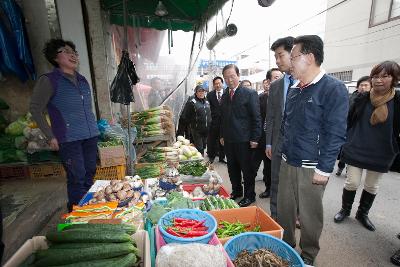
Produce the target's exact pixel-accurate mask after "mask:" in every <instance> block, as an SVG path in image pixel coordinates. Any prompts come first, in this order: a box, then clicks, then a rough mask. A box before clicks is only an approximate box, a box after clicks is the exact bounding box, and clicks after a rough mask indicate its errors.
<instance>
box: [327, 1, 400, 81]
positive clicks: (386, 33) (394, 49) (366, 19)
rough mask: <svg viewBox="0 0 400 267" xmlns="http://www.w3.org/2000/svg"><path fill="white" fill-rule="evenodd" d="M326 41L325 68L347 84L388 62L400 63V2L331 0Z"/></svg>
mask: <svg viewBox="0 0 400 267" xmlns="http://www.w3.org/2000/svg"><path fill="white" fill-rule="evenodd" d="M335 5H337V6H336V7H334V8H331V9H329V7H333V6H335ZM324 42H325V61H324V68H325V69H326V71H327V72H328V73H330V74H332V75H334V76H336V77H337V78H339V79H341V80H343V81H351V80H357V79H358V78H359V77H361V76H364V75H369V73H370V71H371V69H372V67H373V66H374V65H375V64H377V63H379V62H382V61H384V60H394V61H396V62H398V63H400V45H399V43H400V1H399V0H348V1H341V0H328V11H327V15H326V27H325V37H324Z"/></svg>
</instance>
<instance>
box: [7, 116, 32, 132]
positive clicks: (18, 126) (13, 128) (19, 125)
mask: <svg viewBox="0 0 400 267" xmlns="http://www.w3.org/2000/svg"><path fill="white" fill-rule="evenodd" d="M26 126H27V123H26V121H25V120H23V119H18V120H16V121H14V122H12V123H10V124H9V125H8V126H7V128H6V130H5V133H6V134H9V135H14V136H18V135H23V134H24V129H25V127H26Z"/></svg>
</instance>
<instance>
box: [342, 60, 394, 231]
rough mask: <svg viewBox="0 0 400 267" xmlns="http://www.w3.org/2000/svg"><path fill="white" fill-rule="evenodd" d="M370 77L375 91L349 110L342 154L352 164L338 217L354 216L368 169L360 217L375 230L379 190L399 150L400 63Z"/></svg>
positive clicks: (386, 63) (382, 67)
mask: <svg viewBox="0 0 400 267" xmlns="http://www.w3.org/2000/svg"><path fill="white" fill-rule="evenodd" d="M370 77H371V81H372V89H371V91H370V92H369V93H364V94H360V95H359V96H358V97H357V98H356V99H355V100H354V105H353V106H352V107H351V108H350V111H349V115H348V119H347V123H348V126H347V140H346V143H345V144H344V145H343V149H342V153H341V160H342V161H343V162H345V163H346V164H348V168H347V178H346V181H345V184H344V188H343V194H342V209H341V210H340V211H339V212H338V213H337V214H336V215H335V218H334V220H335V222H336V223H339V222H342V221H343V220H344V219H345V218H346V217H347V216H349V215H350V211H351V207H352V204H353V202H354V197H355V195H356V190H357V188H358V187H359V185H360V183H361V177H362V174H363V170H364V169H365V171H366V175H365V183H364V190H363V192H362V194H361V199H360V205H359V207H358V211H357V214H356V219H357V220H358V221H360V222H361V224H362V225H363V226H364V227H365V228H367V229H368V230H370V231H375V226H374V225H373V224H372V222H371V221H370V219H369V218H368V213H369V210H370V209H371V207H372V204H373V202H374V199H375V196H376V194H377V192H378V187H379V180H380V179H381V178H382V176H383V174H384V173H387V172H388V171H389V169H390V167H391V165H392V163H393V161H394V159H395V157H396V155H397V154H398V152H399V146H398V144H397V137H398V136H399V132H400V131H399V129H400V94H399V93H396V92H395V89H394V87H395V85H396V84H397V82H398V81H399V77H400V66H399V65H398V64H397V63H396V62H394V61H384V62H382V63H380V64H378V65H376V66H375V67H374V68H373V69H372V71H371V74H370Z"/></svg>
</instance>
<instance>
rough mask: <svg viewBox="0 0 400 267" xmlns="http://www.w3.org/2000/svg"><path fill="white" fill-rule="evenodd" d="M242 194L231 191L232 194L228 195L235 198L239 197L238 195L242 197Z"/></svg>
mask: <svg viewBox="0 0 400 267" xmlns="http://www.w3.org/2000/svg"><path fill="white" fill-rule="evenodd" d="M242 196H243V194H240V193H232V194H231V195H230V196H229V198H230V199H233V200H235V199H237V198H239V197H242Z"/></svg>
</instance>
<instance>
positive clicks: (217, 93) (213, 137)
mask: <svg viewBox="0 0 400 267" xmlns="http://www.w3.org/2000/svg"><path fill="white" fill-rule="evenodd" d="M223 84H224V80H222V78H221V77H219V76H217V77H215V78H214V79H213V88H214V90H212V91H211V92H210V93H208V94H207V100H208V102H209V103H210V109H211V125H210V130H209V133H208V141H207V155H208V158H209V160H210V162H211V163H213V162H214V159H215V157H216V156H218V158H219V162H221V163H226V161H225V152H224V147H223V146H222V145H221V143H220V142H219V138H220V128H221V126H220V125H221V98H222V94H223V93H224V90H223V88H222V87H223Z"/></svg>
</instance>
